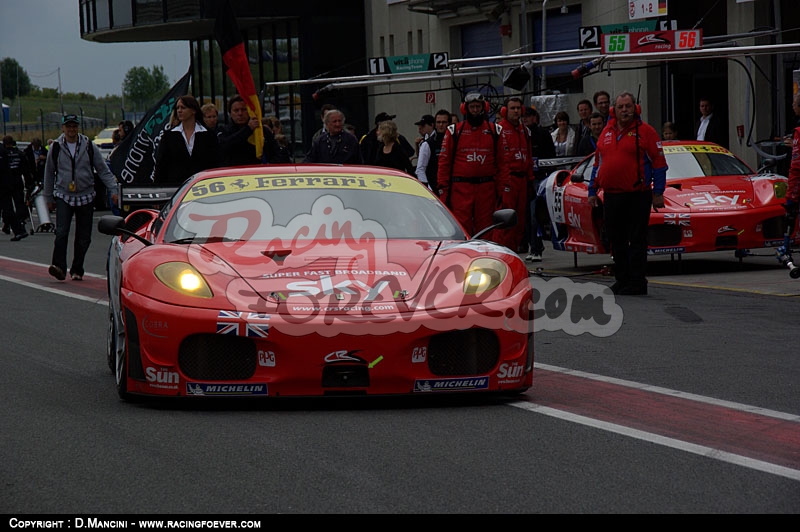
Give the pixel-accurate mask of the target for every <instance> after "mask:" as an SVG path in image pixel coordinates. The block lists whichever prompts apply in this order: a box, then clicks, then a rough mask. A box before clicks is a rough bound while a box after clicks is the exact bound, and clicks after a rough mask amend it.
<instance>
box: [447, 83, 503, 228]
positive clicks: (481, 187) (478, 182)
mask: <svg viewBox="0 0 800 532" xmlns="http://www.w3.org/2000/svg"><path fill="white" fill-rule="evenodd" d="M461 114H463V115H464V120H463V121H461V122H459V123H458V124H452V125H450V126H448V127H447V130H446V131H445V134H444V141H443V142H442V151H441V152H440V153H439V171H438V176H437V177H438V181H439V198H440V199H441V200H442V201H443V202H444V203H445V205H447V206H448V207H449V208H450V210H451V211H453V215H454V216H455V217H456V219H457V220H458V221H459V222H460V223H461V225H462V226H463V227H464V229H465V230H466V231H467V233H468V234H470V235H473V234H475V233H476V232H478V231H480V230H481V229H484V228H485V227H488V226H489V225H491V224H492V213H493V212H494V211H495V210H497V208H498V204H499V192H500V191H501V190H503V189H504V188H505V187H506V186H508V183H509V179H510V175H509V173H508V165H507V164H506V159H505V155H504V154H505V152H506V142H505V139H504V137H503V135H502V134H501V133H502V130H503V128H502V127H501V126H499V125H497V124H492V123H490V122H489V120H488V118H487V115H488V114H489V102H488V101H486V99H485V98H484V97H483V94H481V93H479V92H470V93H469V94H467V96H466V97H465V98H464V103H463V104H462V105H461Z"/></svg>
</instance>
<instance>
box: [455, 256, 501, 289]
mask: <svg viewBox="0 0 800 532" xmlns="http://www.w3.org/2000/svg"><path fill="white" fill-rule="evenodd" d="M507 272H508V268H507V267H506V264H505V263H504V262H503V261H500V260H497V259H490V258H487V257H483V258H480V259H475V260H474V261H472V263H471V264H470V265H469V268H468V269H467V273H466V275H464V293H465V294H470V295H477V294H482V293H483V292H486V291H488V290H492V289H494V288H496V287H497V286H498V285H499V284H500V283H502V282H503V279H505V278H506V273H507Z"/></svg>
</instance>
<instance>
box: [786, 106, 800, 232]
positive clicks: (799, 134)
mask: <svg viewBox="0 0 800 532" xmlns="http://www.w3.org/2000/svg"><path fill="white" fill-rule="evenodd" d="M792 109H793V110H794V113H795V115H797V120H798V122H797V127H796V128H794V132H793V134H792V140H791V142H792V158H791V162H790V164H789V189H788V191H787V193H786V211H787V213H794V216H795V218H796V217H797V206H798V205H800V92H798V93H797V94H795V95H794V98H792Z"/></svg>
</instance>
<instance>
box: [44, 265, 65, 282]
mask: <svg viewBox="0 0 800 532" xmlns="http://www.w3.org/2000/svg"><path fill="white" fill-rule="evenodd" d="M47 273H49V274H50V275H52V276H53V277H55V278H56V279H58V280H59V281H63V280H64V279H66V278H67V276H66V275H65V274H64V270H62V269H61V268H59V267H58V266H56V265H55V264H51V265H50V268H48V269H47Z"/></svg>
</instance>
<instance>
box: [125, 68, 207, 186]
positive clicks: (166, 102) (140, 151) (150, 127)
mask: <svg viewBox="0 0 800 532" xmlns="http://www.w3.org/2000/svg"><path fill="white" fill-rule="evenodd" d="M191 73H192V67H191V65H190V66H189V71H188V72H186V74H185V75H184V76H183V77H182V78H181V79H180V80H178V82H177V83H176V84H175V85H174V86H173V87H172V88H171V89H170V90H169V92H167V94H165V95H164V97H163V98H161V100H159V102H158V103H157V104H156V105H154V106H153V107H152V108H150V110H149V111H147V114H145V115H144V118H142V119H141V120H139V122H138V123H137V124H136V127H135V128H134V129H133V132H132V133H130V134H129V135H126V136H125V138H124V139H122V142H121V143H120V144H119V145H118V146H117V147H116V148H114V151H113V152H111V156H110V157H109V160H110V161H111V171H112V172H113V173H114V175H115V176H117V179H118V180H119V181H120V182H121V183H122V184H123V185H152V184H153V173H154V172H155V168H156V149H157V148H158V142H159V141H160V140H161V134H162V133H163V132H164V130H165V129H166V128H168V127H169V120H170V116H171V115H172V109H173V108H174V107H175V102H176V101H177V100H178V97H179V96H183V95H184V94H188V93H189V79H190V77H191Z"/></svg>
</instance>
